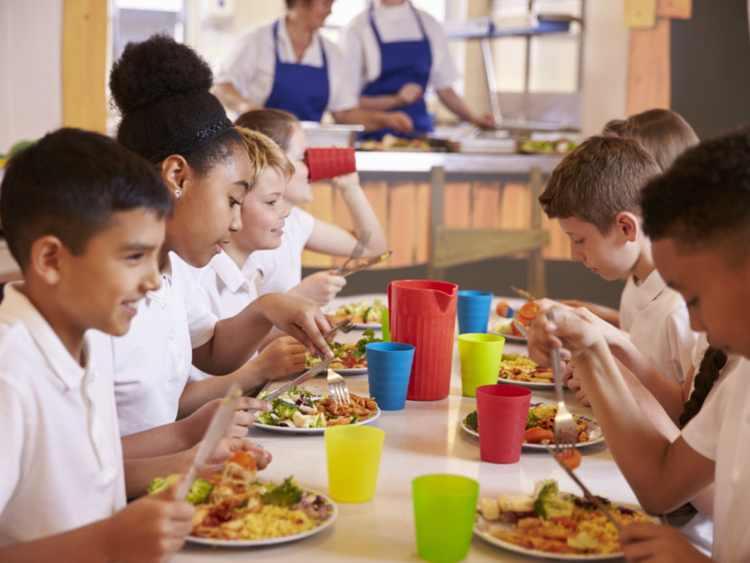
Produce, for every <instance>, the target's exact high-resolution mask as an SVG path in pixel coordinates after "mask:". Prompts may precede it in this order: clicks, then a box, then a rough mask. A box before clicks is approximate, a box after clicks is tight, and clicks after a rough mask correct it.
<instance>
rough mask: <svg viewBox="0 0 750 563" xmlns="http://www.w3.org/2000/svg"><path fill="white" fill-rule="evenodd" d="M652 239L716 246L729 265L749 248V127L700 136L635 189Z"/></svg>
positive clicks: (684, 246) (688, 248) (687, 246)
mask: <svg viewBox="0 0 750 563" xmlns="http://www.w3.org/2000/svg"><path fill="white" fill-rule="evenodd" d="M641 198H642V200H641V201H642V203H641V205H642V207H643V227H644V230H645V232H646V234H647V235H648V236H649V237H651V239H652V240H660V239H664V238H670V239H673V240H674V242H675V244H676V246H677V247H678V249H679V250H680V251H683V252H694V251H696V250H700V249H708V248H711V249H715V250H718V251H721V252H722V253H723V254H724V255H725V257H726V258H727V263H728V264H729V265H730V266H731V265H732V264H737V263H741V262H743V261H744V260H745V259H746V258H747V257H748V253H749V252H750V129H747V128H744V129H742V130H740V131H736V132H732V133H729V134H727V135H724V136H721V137H717V138H715V139H711V140H707V141H703V142H702V143H700V144H699V145H698V146H696V147H694V148H692V149H689V150H688V151H686V152H685V153H684V154H683V155H682V156H680V157H679V158H678V159H677V160H676V161H675V163H674V164H673V165H672V167H671V168H670V169H669V170H668V171H667V172H666V173H665V174H664V175H663V176H661V177H659V178H656V179H654V180H652V181H651V182H649V184H648V185H647V186H646V188H644V190H643V193H642V194H641Z"/></svg>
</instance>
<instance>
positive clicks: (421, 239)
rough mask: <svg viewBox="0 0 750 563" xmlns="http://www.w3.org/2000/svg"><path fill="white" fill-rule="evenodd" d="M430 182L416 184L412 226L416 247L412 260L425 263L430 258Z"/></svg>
mask: <svg viewBox="0 0 750 563" xmlns="http://www.w3.org/2000/svg"><path fill="white" fill-rule="evenodd" d="M430 196H431V194H430V183H429V182H420V183H419V184H417V193H416V213H415V221H414V227H415V229H416V231H415V239H416V248H415V254H414V260H415V262H416V263H417V264H425V263H426V262H427V261H428V260H429V259H430Z"/></svg>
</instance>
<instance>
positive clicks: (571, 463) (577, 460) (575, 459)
mask: <svg viewBox="0 0 750 563" xmlns="http://www.w3.org/2000/svg"><path fill="white" fill-rule="evenodd" d="M560 459H562V460H563V462H564V463H565V465H567V466H568V467H569V468H570V469H575V468H576V467H578V466H579V465H581V452H579V451H578V450H577V449H574V450H573V451H572V452H567V453H566V454H565V455H563V456H561V457H560Z"/></svg>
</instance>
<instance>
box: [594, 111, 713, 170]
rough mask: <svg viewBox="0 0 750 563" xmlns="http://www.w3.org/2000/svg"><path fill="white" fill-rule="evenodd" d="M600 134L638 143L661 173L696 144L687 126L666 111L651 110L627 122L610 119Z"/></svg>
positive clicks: (678, 116)
mask: <svg viewBox="0 0 750 563" xmlns="http://www.w3.org/2000/svg"><path fill="white" fill-rule="evenodd" d="M602 133H604V134H612V135H617V136H619V137H632V138H634V139H638V141H640V143H641V144H642V145H643V148H645V149H646V150H647V151H648V152H649V154H650V155H651V156H653V157H654V160H656V163H657V164H658V165H659V167H660V168H661V169H662V171H665V170H667V169H668V168H669V167H670V166H672V163H673V162H674V161H675V159H676V158H677V157H678V156H680V155H681V154H682V153H683V152H685V151H686V150H687V149H689V148H690V147H694V146H695V145H697V144H698V141H699V139H698V135H697V134H696V133H695V131H694V130H693V128H692V127H690V124H689V123H688V122H687V121H685V119H684V118H683V117H682V116H681V115H680V114H678V113H675V112H674V111H672V110H669V109H650V110H648V111H644V112H642V113H638V114H636V115H631V116H630V117H628V118H627V119H613V120H612V121H610V122H609V123H607V124H606V125H605V126H604V131H602Z"/></svg>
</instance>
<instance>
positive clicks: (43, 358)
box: [0, 129, 251, 561]
mask: <svg viewBox="0 0 750 563" xmlns="http://www.w3.org/2000/svg"><path fill="white" fill-rule="evenodd" d="M1 192H2V195H0V213H2V216H3V230H4V234H5V237H6V239H7V242H8V247H9V249H10V251H11V253H12V255H13V257H14V258H15V259H16V261H17V262H18V264H19V265H20V267H21V271H22V272H23V281H22V282H17V283H12V284H9V285H8V286H7V287H6V288H5V298H4V300H3V302H2V304H0V428H2V429H3V431H2V433H0V449H1V450H2V455H0V475H2V479H0V560H2V561H157V560H159V561H161V560H164V559H165V558H168V557H169V556H170V555H171V554H172V553H174V552H176V551H178V550H179V549H180V547H181V546H182V544H183V543H184V541H185V536H186V535H187V534H188V533H189V532H190V530H191V523H190V519H191V517H192V516H193V513H194V509H193V508H192V506H191V505H190V504H188V503H186V502H182V501H175V500H173V499H172V496H171V495H172V493H171V491H167V492H165V493H164V494H160V495H152V496H149V497H145V498H143V499H140V500H136V501H134V502H132V503H131V504H129V505H126V498H127V497H131V496H135V495H137V494H139V493H143V492H145V487H146V484H147V483H148V482H149V481H150V480H151V479H152V478H153V477H155V476H157V475H159V474H163V473H165V472H166V473H172V472H180V471H183V472H184V471H185V469H186V468H187V464H188V463H189V462H190V460H191V459H192V457H193V456H194V455H195V451H190V452H185V454H187V455H176V456H169V458H161V459H158V460H150V459H141V460H134V461H131V462H130V463H128V464H125V465H124V464H123V456H122V449H121V443H120V434H119V429H118V423H117V413H116V409H115V399H114V390H113V367H112V348H111V343H110V340H109V337H108V335H116V336H121V335H123V334H125V333H126V332H127V331H128V329H129V328H130V326H131V324H132V320H133V317H134V316H137V315H138V312H139V311H138V303H139V302H140V301H141V300H142V299H143V296H144V295H145V294H146V293H147V292H149V291H154V290H157V289H158V287H159V285H160V283H161V280H160V275H159V270H158V256H159V251H160V248H161V245H162V244H163V241H164V231H165V218H166V216H167V215H168V214H169V213H170V211H171V209H172V201H171V198H170V195H169V192H168V191H167V189H166V187H165V186H164V184H163V182H162V181H161V178H160V176H159V174H158V173H157V171H156V170H155V169H154V168H153V167H152V166H151V165H150V164H149V163H148V162H147V161H146V160H144V159H142V158H141V157H139V156H138V155H136V154H133V153H132V152H130V151H128V150H127V149H125V148H124V147H122V146H121V145H119V144H117V143H116V142H115V141H113V140H111V139H109V138H107V137H104V136H102V135H99V134H97V133H92V132H85V131H80V130H75V129H61V130H59V131H56V132H54V133H50V134H48V135H46V136H45V137H44V138H42V139H41V140H40V141H39V142H37V143H36V144H35V145H34V146H31V147H30V148H28V149H26V150H24V151H22V152H20V153H18V154H17V155H15V156H14V157H13V158H12V159H11V160H10V161H9V163H8V165H7V168H6V171H5V177H4V180H3V183H2V190H1ZM250 446H251V445H250V443H249V442H247V441H244V440H243V441H240V440H237V441H234V442H233V443H232V444H231V448H234V449H237V448H242V449H245V450H247V449H250ZM229 447H230V445H228V444H227V443H224V444H223V445H221V446H220V448H219V449H218V450H217V451H216V452H215V454H214V456H213V457H214V458H216V459H217V460H221V459H224V458H225V457H226V456H227V455H228V453H229V452H230V451H231V450H230V449H228V448H229ZM126 477H127V479H126Z"/></svg>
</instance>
